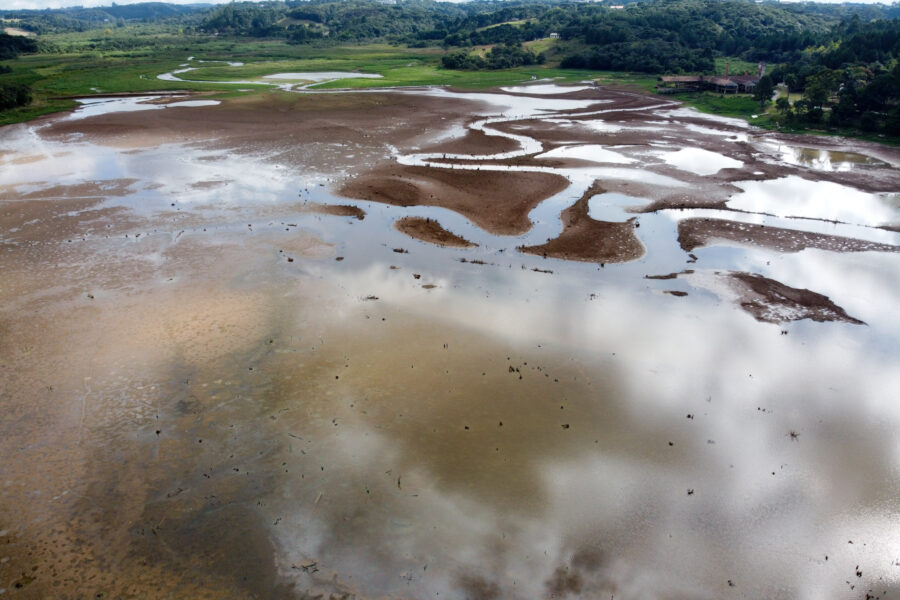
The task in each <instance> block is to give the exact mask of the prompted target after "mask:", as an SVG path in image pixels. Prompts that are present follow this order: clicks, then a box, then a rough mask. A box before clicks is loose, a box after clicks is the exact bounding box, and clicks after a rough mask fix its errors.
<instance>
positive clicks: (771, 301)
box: [726, 273, 865, 325]
mask: <svg viewBox="0 0 900 600" xmlns="http://www.w3.org/2000/svg"><path fill="white" fill-rule="evenodd" d="M726 277H729V278H730V279H731V281H732V285H733V286H734V288H735V290H736V291H737V293H738V302H739V304H740V306H741V308H742V309H744V310H746V311H747V312H748V313H750V314H751V315H753V316H754V318H756V320H757V321H763V322H766V323H784V322H787V321H799V320H800V319H811V320H813V321H818V322H820V323H821V322H823V321H843V322H845V323H852V324H854V325H864V324H865V323H863V322H862V321H860V320H859V319H855V318H853V317H851V316H850V315H848V314H847V313H846V312H845V311H844V309H842V308H841V307H840V306H837V305H835V303H834V302H832V301H831V300H829V298H828V297H827V296H823V295H822V294H817V293H815V292H811V291H809V290H801V289H797V288H792V287H789V286H786V285H784V284H783V283H779V282H777V281H774V280H772V279H769V278H767V277H763V276H762V275H756V274H753V273H729V274H727V275H726Z"/></svg>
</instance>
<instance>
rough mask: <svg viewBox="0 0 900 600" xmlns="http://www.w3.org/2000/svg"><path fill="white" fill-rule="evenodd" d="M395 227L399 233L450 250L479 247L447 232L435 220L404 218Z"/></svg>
mask: <svg viewBox="0 0 900 600" xmlns="http://www.w3.org/2000/svg"><path fill="white" fill-rule="evenodd" d="M394 227H395V228H396V229H397V231H400V232H402V233H405V234H406V235H408V236H410V237H412V238H415V239H417V240H422V241H423V242H428V243H430V244H436V245H438V246H448V247H450V248H474V247H475V246H477V245H478V244H474V243H472V242H470V241H469V240H467V239H465V238H463V237H460V236H458V235H456V234H455V233H451V232H450V231H447V230H446V229H444V228H443V227H442V226H441V224H440V223H438V222H437V221H435V220H434V219H429V218H423V217H403V218H402V219H400V220H398V221H397V222H396V223H394Z"/></svg>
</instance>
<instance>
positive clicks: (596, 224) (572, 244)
mask: <svg viewBox="0 0 900 600" xmlns="http://www.w3.org/2000/svg"><path fill="white" fill-rule="evenodd" d="M605 191H606V190H604V189H603V188H602V187H601V186H600V183H599V182H594V184H593V185H592V186H591V187H590V188H588V190H587V191H586V192H585V193H584V195H583V196H581V198H579V199H578V201H577V202H575V204H573V205H572V206H570V207H569V208H567V209H565V210H564V211H562V213H561V214H560V220H561V221H562V223H563V230H562V233H560V234H559V237H557V238H554V239H552V240H549V241H547V243H545V244H541V245H539V246H520V247H519V248H518V250H519V251H520V252H524V253H526V254H536V255H537V256H544V257H551V258H561V259H564V260H577V261H582V262H599V263H622V262H629V261H632V260H636V259H638V258H640V257H641V256H643V255H644V245H643V244H641V241H640V240H639V239H638V237H637V235H635V232H634V229H635V223H634V222H635V219H634V218H632V219H629V220H627V221H624V222H621V223H617V222H611V221H597V220H595V219H592V218H591V217H589V216H588V202H589V201H590V199H591V198H593V197H594V196H596V195H598V194H602V193H604V192H605Z"/></svg>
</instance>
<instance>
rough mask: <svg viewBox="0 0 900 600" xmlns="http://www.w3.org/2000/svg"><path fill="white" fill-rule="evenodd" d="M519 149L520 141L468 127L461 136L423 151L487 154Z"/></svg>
mask: <svg viewBox="0 0 900 600" xmlns="http://www.w3.org/2000/svg"><path fill="white" fill-rule="evenodd" d="M518 149H519V143H518V142H516V141H515V140H511V139H509V138H507V137H502V136H499V135H487V134H485V133H484V132H483V131H479V130H477V129H468V130H467V131H466V134H465V135H464V136H462V137H460V138H457V139H453V140H448V141H446V142H441V143H438V144H435V145H433V146H428V147H426V148H422V152H428V153H436V152H445V153H447V154H472V155H486V154H498V153H502V152H512V151H514V150H518Z"/></svg>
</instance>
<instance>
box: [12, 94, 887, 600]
mask: <svg viewBox="0 0 900 600" xmlns="http://www.w3.org/2000/svg"><path fill="white" fill-rule="evenodd" d="M403 93H418V92H409V91H407V92H403ZM421 93H424V94H427V95H432V96H435V95H437V96H440V95H447V96H450V95H451V94H450V93H449V92H446V91H442V90H428V91H425V92H421ZM470 96H471V98H470V99H472V100H475V101H478V102H480V103H481V106H482V107H483V108H482V109H475V112H476V113H478V116H479V117H481V120H476V121H475V123H474V125H472V126H473V127H475V128H476V129H477V128H480V130H482V131H484V132H485V133H488V134H496V135H505V136H507V137H509V136H510V134H502V133H501V132H498V130H497V129H494V126H498V125H499V124H501V123H509V122H510V121H513V120H515V119H524V118H531V117H533V116H538V115H542V114H545V113H547V114H552V113H553V111H558V110H561V109H562V108H566V109H575V110H587V109H588V108H589V106H590V103H588V104H584V101H582V100H578V101H575V100H571V101H564V102H570V103H572V104H564V105H561V106H557V107H556V108H555V109H554V108H553V106H552V103H553V102H560V101H559V100H553V101H550V100H548V99H541V98H533V99H529V98H523V97H513V96H505V95H502V94H472V95H470ZM135 105H136V103H135V102H134V101H133V99H127V100H117V101H115V102H112V103H106V104H104V105H103V110H115V107H117V106H121V107H122V108H123V110H129V109H131V107H133V106H135ZM148 106H151V107H153V106H159V105H148ZM90 110H94V109H93V108H92V107H91V106H86V107H84V108H82V109H80V111H79V112H76V113H74V116H75V117H76V118H77V117H78V116H79V114H80V115H81V116H85V115H84V113H82V112H81V111H90ZM208 110H215V107H209V109H208ZM598 110H602V109H600V108H598ZM498 113H503V115H504V116H497V115H498ZM668 113H669V114H671V115H674V116H676V117H677V116H686V115H685V111H683V110H682V109H678V110H677V111H676V110H669V111H668ZM687 113H690V111H687ZM604 114H606V113H602V112H600V113H599V116H597V117H596V118H595V119H596V122H601V121H602V118H603V115H604ZM721 124H723V125H727V124H728V122H722V123H721ZM635 125H636V126H641V125H640V122H637V123H635V122H630V123H628V126H629V127H628V128H631V127H632V126H635ZM648 127H652V125H651V124H648ZM668 127H669V128H670V129H671V131H672V135H673V136H676V137H675V138H673V143H678V140H679V139H680V138H678V137H677V136H679V135H680V133H679V132H680V131H681V130H680V129H679V125H677V124H675V123H672V124H669V126H668ZM628 128H623V129H622V130H623V131H624V130H626V129H628ZM0 131H2V135H0V144H2V145H0V150H2V151H3V152H2V154H0V188H2V189H3V190H4V194H3V197H4V199H3V200H0V208H2V213H0V217H2V220H0V249H2V253H0V270H2V272H3V273H4V277H3V281H2V284H0V306H2V308H0V335H2V342H3V344H2V346H0V357H2V361H0V374H2V377H0V394H2V396H3V397H4V398H5V408H6V415H7V416H6V418H5V419H4V420H3V421H2V426H0V427H2V430H0V433H2V435H0V452H2V456H4V457H7V459H6V460H4V461H3V462H2V464H0V482H2V483H0V485H2V487H0V505H2V507H3V510H2V511H0V515H2V516H0V544H2V545H0V548H2V549H0V559H2V558H4V557H5V558H8V559H9V560H7V561H6V562H3V563H0V589H2V590H4V595H7V596H9V597H11V598H16V597H42V596H43V597H48V596H49V595H51V594H54V593H55V594H59V592H58V591H57V592H54V591H53V590H60V589H62V590H63V596H64V597H65V593H66V592H65V590H67V589H72V590H78V593H77V594H80V595H95V594H104V595H105V597H121V596H127V595H129V594H130V595H137V596H150V595H154V594H156V595H158V596H159V597H191V598H198V597H221V598H234V597H248V598H249V597H271V598H288V597H304V596H303V594H304V593H307V592H308V593H309V594H310V595H313V594H318V593H322V594H326V595H327V594H332V593H335V594H346V595H349V596H350V597H360V598H365V597H384V596H395V597H412V598H425V597H437V595H438V594H440V596H441V597H446V596H450V597H475V598H478V597H480V598H491V597H494V598H537V597H554V596H556V597H559V596H564V595H569V596H570V597H595V598H607V597H610V596H614V597H615V598H632V599H645V598H660V599H666V598H685V597H687V598H725V597H729V595H732V594H739V595H741V596H742V597H748V598H784V599H788V598H790V599H795V598H801V599H810V600H812V599H823V598H824V599H831V598H834V599H838V598H841V599H842V598H848V597H849V598H856V597H859V598H863V597H865V593H866V592H867V591H868V590H873V592H872V593H873V594H877V595H879V596H880V597H882V598H892V597H894V596H896V595H897V594H898V592H900V567H898V566H897V560H900V533H898V532H900V520H898V518H900V517H898V515H900V504H898V498H900V493H898V492H900V476H898V474H900V454H898V448H900V433H898V432H900V408H898V407H900V403H898V402H897V400H898V398H897V395H896V392H895V390H897V389H900V373H898V371H897V369H896V365H897V364H900V347H898V343H897V340H898V339H900V322H898V320H897V319H896V315H895V312H896V307H897V306H898V305H900V277H898V275H897V274H898V273H900V269H898V256H900V254H898V253H879V252H864V253H834V252H825V251H821V250H804V251H802V252H798V253H793V254H782V253H778V252H775V251H770V250H766V249H764V248H754V247H748V246H740V245H736V244H734V243H728V242H723V243H718V244H714V245H711V246H709V247H704V248H699V249H696V250H695V251H694V255H695V256H696V262H694V259H692V258H691V257H690V256H689V255H688V254H687V253H686V252H684V251H683V250H682V249H681V248H680V246H679V245H678V242H677V225H678V222H679V221H680V220H682V219H684V218H688V217H693V216H704V217H715V218H725V219H731V220H741V219H746V220H761V221H762V222H765V223H768V224H777V225H779V226H789V227H796V228H798V229H803V228H815V229H816V230H822V231H826V230H827V231H833V232H837V233H840V234H841V235H848V236H851V237H854V236H855V237H858V238H859V239H868V238H866V237H865V236H867V235H870V236H877V239H878V241H882V242H884V243H890V244H894V245H897V244H898V243H900V240H898V234H896V233H894V232H891V231H886V230H883V229H873V228H872V226H874V225H879V224H883V223H885V222H891V221H896V220H897V218H898V216H897V215H898V207H897V205H896V203H895V202H891V201H890V200H889V199H887V197H886V196H885V195H882V194H870V193H866V192H862V191H859V190H856V189H853V188H851V187H849V186H842V185H838V184H836V183H830V182H816V181H814V180H811V179H806V178H801V177H795V176H791V177H774V178H769V179H766V180H765V181H750V180H749V175H750V174H751V172H752V169H754V168H755V167H753V166H752V165H747V166H746V167H745V168H746V169H748V173H747V174H748V180H746V181H738V183H736V184H735V186H736V187H735V189H736V190H737V191H735V192H734V194H733V196H731V197H730V198H729V199H728V202H727V207H728V208H729V209H732V210H720V209H716V211H718V212H715V211H714V210H713V209H689V210H675V209H666V210H660V211H658V212H655V213H649V214H641V213H636V212H634V211H635V210H640V209H641V208H643V207H644V206H646V205H647V203H648V202H650V200H651V199H650V198H645V197H644V196H643V195H641V194H640V193H635V194H633V195H628V194H622V193H619V192H609V193H604V194H599V195H597V196H595V197H594V198H592V199H591V200H590V202H589V210H590V215H591V216H592V217H593V218H597V219H605V220H611V221H624V220H626V219H629V218H632V217H637V219H638V222H639V223H640V228H639V229H636V230H635V231H636V234H637V235H638V237H639V239H640V240H641V243H642V244H643V245H644V246H645V248H646V253H645V255H644V256H643V257H642V258H640V259H639V260H636V261H632V262H629V263H623V264H614V265H613V264H608V265H598V264H591V263H576V262H567V261H560V260H553V259H542V258H539V257H536V256H530V255H524V254H521V253H518V252H517V251H516V247H517V246H519V245H529V244H536V243H541V242H543V241H544V240H545V239H547V238H552V237H554V236H556V235H557V234H558V233H559V230H560V227H561V224H560V220H559V213H560V211H561V210H563V209H565V208H567V207H568V206H570V205H571V204H572V203H573V202H574V201H575V200H577V199H578V198H579V197H581V196H582V194H583V193H584V191H585V189H587V187H588V186H589V185H590V183H591V182H593V181H594V179H596V178H600V179H601V180H603V181H606V182H615V181H619V182H626V183H628V182H630V183H631V184H636V183H643V184H648V183H649V184H653V183H656V184H658V185H660V186H665V187H668V188H670V189H672V190H676V191H678V190H687V191H692V192H693V191H694V190H696V189H698V186H699V185H700V184H698V183H697V180H694V179H687V178H685V179H679V177H681V176H682V175H684V176H685V177H686V176H687V175H689V174H690V173H687V172H683V173H680V172H679V171H678V170H674V169H673V170H671V171H665V172H657V171H656V170H654V169H657V170H658V169H659V168H660V161H659V157H658V156H654V155H653V154H652V153H648V152H647V151H646V148H644V149H641V148H637V147H635V148H632V147H619V146H617V147H615V148H613V149H609V148H592V146H591V145H587V144H586V145H581V148H582V150H583V149H584V148H588V149H593V150H594V151H598V152H599V151H601V150H602V151H603V153H604V154H603V155H605V153H606V152H615V153H616V154H617V155H618V156H622V157H625V158H627V159H628V160H629V161H632V162H630V163H628V164H621V165H618V166H616V167H601V166H598V167H585V168H569V167H562V168H551V167H547V168H546V169H545V170H547V171H548V172H555V173H560V174H563V175H565V176H567V177H569V178H570V180H571V181H572V186H571V187H570V188H568V189H567V190H565V191H564V192H561V193H560V194H557V195H556V196H554V197H552V198H550V199H548V200H546V201H545V202H543V203H542V204H541V205H539V206H538V207H537V208H535V209H534V211H532V213H531V214H530V218H531V220H532V221H533V222H534V227H533V228H532V230H531V231H529V232H528V233H526V234H524V235H522V236H512V237H508V236H494V235H491V234H489V233H487V232H485V231H483V230H481V229H479V228H477V227H475V226H474V225H472V224H471V223H470V222H469V221H468V220H467V219H465V218H464V217H462V216H461V215H459V214H457V213H453V212H450V211H447V210H444V209H440V208H433V207H411V208H399V207H392V206H389V205H384V204H377V203H370V202H357V201H352V202H348V201H347V200H346V199H342V198H339V197H337V196H335V195H334V193H333V192H332V191H331V189H330V188H329V187H327V186H325V185H321V186H320V185H319V184H320V183H322V184H326V183H329V182H328V180H329V179H332V178H335V177H337V176H338V175H339V174H336V173H330V172H320V171H317V170H315V169H313V168H312V167H311V166H306V167H304V166H303V165H297V164H283V163H280V162H279V161H278V160H277V159H275V158H272V157H269V156H267V155H266V154H265V153H260V152H258V151H257V152H254V153H249V152H248V153H247V154H242V153H237V152H224V151H221V150H215V149H210V148H207V147H203V146H202V145H197V144H176V143H172V144H165V145H161V146H155V147H151V148H138V149H131V150H121V149H118V148H114V147H110V146H104V145H101V144H99V143H97V142H96V141H93V140H91V139H90V138H89V137H88V136H80V137H78V138H76V139H71V140H67V141H64V142H63V141H54V140H50V139H47V138H45V137H42V134H41V130H40V129H39V128H36V127H31V126H15V127H8V128H4V129H3V130H0ZM454 131H456V132H457V133H459V130H454ZM685 131H687V132H688V133H689V134H690V135H692V136H694V135H706V138H704V139H707V138H708V139H709V140H713V139H715V140H718V141H719V142H721V141H722V139H721V138H722V137H723V136H721V135H718V134H713V133H704V132H702V131H697V130H696V129H694V130H691V129H689V128H685ZM517 136H518V137H515V136H514V137H513V139H517V140H520V141H521V142H522V145H523V149H522V150H521V151H519V152H515V153H512V155H516V156H520V155H522V153H523V152H524V151H526V150H528V151H531V152H538V151H541V150H542V149H543V147H542V145H541V144H540V143H539V142H538V141H537V140H533V139H530V138H528V136H527V133H526V132H525V131H523V132H522V133H521V135H518V134H517ZM691 139H695V138H691ZM708 144H709V145H708V146H707V147H706V148H700V147H698V148H697V149H698V150H702V151H704V152H709V153H712V152H713V149H715V152H716V153H719V152H720V149H719V147H718V146H717V145H716V143H714V142H712V141H709V142H708ZM561 148H565V149H569V148H574V149H577V148H579V146H577V145H573V146H562V147H561ZM572 151H574V152H578V150H572ZM561 152H562V153H563V154H564V155H565V153H566V152H567V150H561ZM395 156H396V157H397V159H398V161H400V162H405V163H407V164H430V163H431V161H434V160H436V159H437V158H438V157H440V156H442V155H439V154H438V155H434V154H417V153H411V152H406V151H403V150H398V149H395ZM23 158H27V159H28V162H25V163H21V162H17V161H19V160H20V159H23ZM450 158H451V159H455V158H458V159H462V158H466V159H470V158H471V157H469V156H465V157H464V156H459V157H452V156H451V157H450ZM579 158H584V157H583V156H582V157H579ZM776 159H777V156H776V157H773V160H776ZM730 160H737V159H734V158H732V159H730ZM348 162H351V161H349V160H348ZM456 168H485V165H480V166H479V165H477V164H468V165H463V164H458V165H456ZM492 168H497V169H500V168H514V167H505V166H494V167H492ZM529 168H530V169H539V168H541V169H544V168H543V167H529ZM717 170H718V169H717ZM687 191H685V192H682V191H679V192H678V193H688V192H687ZM694 193H702V192H694ZM29 195H33V196H30V197H29ZM313 202H319V203H331V204H347V203H350V204H353V205H355V206H359V207H361V208H363V209H364V210H365V211H366V217H365V219H364V220H357V219H354V218H349V217H334V216H325V215H321V214H316V213H312V212H307V211H305V210H304V205H308V204H309V203H313ZM733 209H739V210H742V211H750V212H749V213H747V212H744V213H740V212H734V210H733ZM408 215H416V216H424V217H430V218H436V219H438V220H439V221H440V223H441V224H442V225H443V226H444V227H446V228H447V229H449V230H451V231H453V232H455V233H457V234H460V235H462V236H464V237H466V238H467V239H469V240H471V241H473V242H475V243H477V244H479V246H478V247H477V248H473V249H468V250H456V249H448V248H439V247H436V246H432V245H429V244H426V243H423V242H418V241H415V240H412V239H410V238H408V237H406V236H404V235H403V234H401V233H400V232H398V231H396V230H394V229H393V228H392V223H393V222H394V221H395V220H396V219H398V218H399V217H401V216H408ZM798 216H799V217H803V219H788V218H787V217H798ZM831 220H839V221H842V223H840V224H834V223H831V222H830V221H831ZM70 240H71V241H70ZM397 250H405V251H406V252H397ZM337 258H341V260H336V259H337ZM288 259H291V260H290V261H289V260H288ZM461 259H465V261H466V262H461ZM474 261H477V262H474ZM684 270H692V271H693V273H689V274H684V275H682V276H679V277H677V278H672V279H645V278H644V276H645V275H666V274H670V273H678V272H682V271H684ZM546 271H552V273H547V272H546ZM722 271H743V272H751V273H759V274H762V275H764V276H766V277H770V278H773V279H775V280H777V281H780V282H783V283H785V284H787V285H790V286H793V287H797V288H807V289H810V290H814V291H816V292H819V293H822V294H825V295H827V296H829V297H830V298H831V299H832V300H833V301H834V302H835V303H837V304H838V305H840V306H842V307H843V308H844V309H845V310H846V311H847V312H848V314H850V315H852V316H854V317H856V318H858V319H861V320H863V321H865V322H866V325H864V326H859V325H850V324H845V323H816V322H812V321H797V322H791V323H784V324H780V325H773V324H766V323H760V322H757V321H756V320H754V319H753V318H752V317H751V316H750V315H749V314H747V313H745V312H743V311H741V310H740V309H739V308H738V307H737V306H736V305H735V304H734V302H733V298H732V297H731V294H732V292H731V291H730V289H729V288H728V286H727V285H725V284H723V283H722V280H721V278H719V277H718V276H717V275H716V273H717V272H722ZM425 285H428V286H434V287H429V288H425V287H423V286H425ZM671 291H678V292H687V296H683V297H677V296H673V295H671V294H667V293H665V292H671ZM783 331H787V332H788V334H787V335H784V334H782V332H783ZM36 332H40V334H39V335H38V334H37V333H36ZM851 542H852V543H851ZM111 565H112V566H111ZM32 567H37V569H36V570H34V571H32ZM858 571H859V572H860V575H859V576H857V572H858ZM23 573H24V574H29V573H32V574H33V579H32V580H29V579H28V578H26V577H24V576H23ZM28 577H32V575H29V576H28ZM847 582H849V583H847ZM17 583H18V584H21V587H18V588H17V587H16V584H17ZM851 586H853V589H851ZM883 592H887V594H884V593H883ZM29 594H30V596H29ZM77 594H72V597H75V596H76V595H77Z"/></svg>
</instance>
